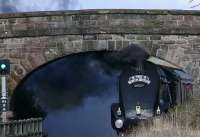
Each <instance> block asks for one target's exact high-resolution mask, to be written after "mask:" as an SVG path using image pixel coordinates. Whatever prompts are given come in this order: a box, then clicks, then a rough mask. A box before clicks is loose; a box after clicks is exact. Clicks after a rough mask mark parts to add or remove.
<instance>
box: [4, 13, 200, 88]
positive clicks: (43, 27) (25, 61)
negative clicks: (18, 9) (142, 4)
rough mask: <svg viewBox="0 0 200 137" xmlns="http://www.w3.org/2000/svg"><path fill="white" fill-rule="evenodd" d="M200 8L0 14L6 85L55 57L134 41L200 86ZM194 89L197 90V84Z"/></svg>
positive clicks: (117, 47) (116, 48)
mask: <svg viewBox="0 0 200 137" xmlns="http://www.w3.org/2000/svg"><path fill="white" fill-rule="evenodd" d="M199 35H200V12H199V11H166V10H163V11H162V10H82V11H56V12H34V13H17V14H0V58H9V59H10V60H11V62H12V65H11V69H12V71H11V72H12V73H11V77H10V79H9V81H10V82H9V83H10V86H9V87H10V89H11V90H12V89H14V87H15V86H16V85H17V83H18V82H19V81H20V80H21V79H22V78H23V77H24V76H25V75H26V74H27V73H29V72H30V71H32V70H33V69H35V68H37V67H38V66H39V65H41V64H44V63H46V62H48V61H49V60H52V59H55V58H57V57H61V56H65V55H68V54H71V53H77V52H84V51H89V50H101V49H108V50H118V49H120V48H122V47H125V46H128V45H129V44H130V43H137V44H140V45H142V46H144V47H145V48H146V49H147V50H148V51H149V52H150V53H151V54H152V55H156V53H157V54H158V55H159V56H160V57H162V58H164V59H167V60H170V61H171V62H173V63H176V64H178V65H180V66H182V67H183V68H184V69H185V70H186V71H187V72H189V73H190V74H192V75H193V76H194V78H195V84H196V86H199V85H200V45H199V44H200V37H199ZM196 89H197V88H196Z"/></svg>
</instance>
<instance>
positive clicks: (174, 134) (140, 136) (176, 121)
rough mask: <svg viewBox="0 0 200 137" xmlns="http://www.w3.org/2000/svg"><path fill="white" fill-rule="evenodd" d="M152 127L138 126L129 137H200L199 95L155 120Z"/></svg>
mask: <svg viewBox="0 0 200 137" xmlns="http://www.w3.org/2000/svg"><path fill="white" fill-rule="evenodd" d="M153 123H154V124H153V126H150V127H145V126H142V125H141V126H139V127H138V128H137V130H135V131H134V133H133V134H130V136H129V137H200V95H195V96H194V97H192V98H191V99H190V101H188V102H187V103H185V104H183V105H180V106H177V107H176V108H175V109H174V110H170V114H168V116H162V117H161V118H155V119H154V122H153Z"/></svg>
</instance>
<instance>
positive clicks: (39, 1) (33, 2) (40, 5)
mask: <svg viewBox="0 0 200 137" xmlns="http://www.w3.org/2000/svg"><path fill="white" fill-rule="evenodd" d="M77 5H78V0H0V13H13V12H31V11H54V10H69V9H70V10H71V9H75V8H76V6H77Z"/></svg>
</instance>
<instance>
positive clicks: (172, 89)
mask: <svg viewBox="0 0 200 137" xmlns="http://www.w3.org/2000/svg"><path fill="white" fill-rule="evenodd" d="M135 61H136V62H134V63H129V65H128V66H127V67H126V68H125V69H124V70H123V71H122V73H121V74H120V76H119V79H118V94H119V98H118V102H115V103H113V104H112V105H111V125H112V128H113V129H114V130H116V131H117V133H118V135H119V136H123V135H124V134H123V133H126V132H128V131H127V130H128V129H129V128H130V127H131V126H133V125H137V124H139V123H141V122H146V123H148V122H152V119H153V118H154V117H156V116H161V115H162V114H163V113H165V114H166V113H168V111H169V109H170V108H173V107H175V106H177V105H178V104H183V103H185V102H186V101H188V100H189V99H190V97H191V96H192V94H193V84H192V83H193V78H192V76H191V75H189V74H188V73H186V72H185V71H184V70H183V69H182V68H181V67H179V66H177V65H175V64H173V63H170V62H168V61H166V60H163V59H161V58H158V57H152V56H151V57H147V58H144V59H143V60H138V59H136V60H135ZM138 62H139V63H138Z"/></svg>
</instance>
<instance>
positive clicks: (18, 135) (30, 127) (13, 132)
mask: <svg viewBox="0 0 200 137" xmlns="http://www.w3.org/2000/svg"><path fill="white" fill-rule="evenodd" d="M0 137H42V118H32V119H26V120H16V121H10V122H6V123H0Z"/></svg>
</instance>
